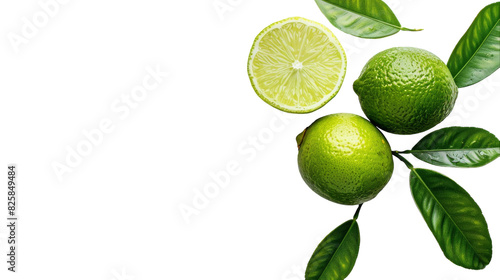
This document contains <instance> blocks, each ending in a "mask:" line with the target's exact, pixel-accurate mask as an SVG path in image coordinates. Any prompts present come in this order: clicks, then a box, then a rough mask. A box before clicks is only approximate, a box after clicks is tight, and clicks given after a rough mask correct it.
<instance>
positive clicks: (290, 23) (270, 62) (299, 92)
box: [248, 17, 346, 113]
mask: <svg viewBox="0 0 500 280" xmlns="http://www.w3.org/2000/svg"><path fill="white" fill-rule="evenodd" d="M345 72H346V56H345V53H344V49H343V48H342V46H341V45H340V43H339V41H338V40H337V38H336V37H335V35H333V33H332V32H331V31H330V30H329V29H328V28H326V27H325V26H323V25H322V24H320V23H317V22H314V21H311V20H308V19H305V18H300V17H292V18H288V19H285V20H282V21H278V22H275V23H273V24H271V25H270V26H268V27H266V28H265V29H264V30H262V32H260V34H259V35H258V36H257V38H255V41H254V43H253V46H252V50H251V51H250V56H249V58H248V76H249V77H250V81H251V83H252V86H253V88H254V90H255V92H256V93H257V95H258V96H259V97H260V98H261V99H262V100H264V101H265V102H266V103H268V104H269V105H271V106H273V107H275V108H277V109H279V110H282V111H285V112H290V113H310V112H312V111H315V110H317V109H319V108H321V107H323V106H324V105H325V104H326V103H328V101H330V100H331V99H332V98H333V97H334V96H335V95H336V94H337V92H338V91H339V89H340V86H341V85H342V81H343V80H344V76H345Z"/></svg>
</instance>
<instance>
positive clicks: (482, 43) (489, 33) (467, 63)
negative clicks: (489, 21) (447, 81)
mask: <svg viewBox="0 0 500 280" xmlns="http://www.w3.org/2000/svg"><path fill="white" fill-rule="evenodd" d="M499 23H500V19H498V20H497V22H496V23H495V24H494V25H493V27H492V28H491V30H490V31H489V32H488V35H487V36H486V37H484V40H483V41H482V42H481V44H480V45H479V47H478V48H477V49H476V51H475V52H474V54H472V55H471V57H470V58H469V59H468V60H467V62H466V63H465V64H464V66H463V67H462V68H460V71H458V72H457V74H456V75H454V76H453V79H454V80H455V78H456V77H458V75H460V73H462V71H463V70H464V69H465V68H466V67H467V65H469V63H470V62H471V61H472V59H474V57H475V56H476V54H477V53H478V52H479V50H480V49H481V48H482V47H483V45H484V43H485V42H486V41H487V40H488V38H489V37H490V35H491V33H492V32H493V30H495V27H496V26H497V25H498V24H499Z"/></svg>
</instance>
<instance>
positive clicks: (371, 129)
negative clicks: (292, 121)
mask: <svg viewBox="0 0 500 280" xmlns="http://www.w3.org/2000/svg"><path fill="white" fill-rule="evenodd" d="M296 140H297V144H298V146H299V154H298V166H299V171H300V174H301V175H302V178H303V179H304V181H305V182H306V184H307V185H308V186H309V187H310V188H311V189H312V190H313V191H314V192H316V193H317V194H318V195H320V196H322V197H323V198H326V199H328V200H330V201H333V202H336V203H339V204H344V205H357V204H360V203H363V202H366V201H369V200H371V199H373V198H374V197H375V196H376V195H377V194H378V193H379V192H380V191H381V190H382V189H383V188H384V186H385V185H386V184H387V183H388V182H389V180H390V178H391V176H392V172H393V169H394V162H393V159H392V154H391V147H390V146H389V143H388V142H387V140H386V138H385V137H384V135H383V134H382V133H381V132H380V131H379V130H378V129H377V128H376V127H375V126H374V125H373V124H371V123H370V122H369V121H368V120H366V119H364V118H362V117H360V116H357V115H353V114H333V115H328V116H325V117H322V118H320V119H318V120H316V121H315V122H314V123H312V124H311V125H310V126H309V127H308V128H307V129H306V130H305V131H304V132H302V133H301V134H299V136H297V139H296Z"/></svg>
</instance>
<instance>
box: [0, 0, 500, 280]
mask: <svg viewBox="0 0 500 280" xmlns="http://www.w3.org/2000/svg"><path fill="white" fill-rule="evenodd" d="M47 1H48V0H41V3H46V2H47ZM61 2H62V1H61ZM66 2H67V3H66V4H64V5H63V4H60V5H59V9H58V10H57V11H56V12H53V15H52V16H51V17H49V18H48V20H47V22H45V23H44V22H43V15H42V14H40V13H44V12H43V9H42V7H41V6H40V4H39V2H38V1H1V3H0V34H2V37H1V38H2V40H0V129H1V130H2V132H1V135H2V136H1V140H0V167H1V170H4V171H1V173H0V176H1V177H2V179H1V180H0V181H2V182H5V181H6V180H7V179H6V172H7V170H6V166H7V164H10V163H15V164H17V168H18V183H19V186H18V193H19V194H18V199H19V204H18V207H19V209H18V216H19V221H18V223H19V232H18V242H19V244H18V252H17V253H18V267H17V269H18V273H16V274H14V273H10V272H7V264H6V263H5V262H4V261H3V260H4V259H6V256H5V255H6V253H7V244H6V238H7V234H8V233H7V228H6V226H5V225H4V224H6V221H5V219H4V218H2V219H1V221H2V222H1V224H0V225H1V226H0V252H1V255H2V257H0V259H1V260H2V264H1V265H0V278H1V279H9V280H10V279H52V280H59V279H64V280H67V279H75V280H78V279H86V280H88V279H105V280H111V279H112V280H128V279H136V280H149V279H169V280H170V279H182V280H184V279H186V280H191V279H192V280H195V279H217V280H234V279H238V280H256V279H259V280H261V279H262V280H271V279H272V280H299V279H303V274H304V269H305V264H306V262H307V260H308V259H309V257H310V256H311V254H312V252H313V251H314V249H315V248H316V245H317V244H318V243H319V242H320V241H321V239H322V238H323V237H324V236H325V235H327V234H328V233H329V232H330V231H331V230H333V229H334V228H335V227H336V226H338V225H340V224H341V223H343V222H344V221H346V220H348V219H350V218H351V217H352V215H353V214H354V211H355V209H356V208H355V207H354V206H352V207H348V206H341V205H336V204H333V203H330V202H329V201H327V200H324V199H322V198H321V197H319V196H317V195H316V194H314V193H313V192H312V191H310V189H309V188H308V187H307V186H306V185H305V183H304V182H303V181H302V179H301V177H300V175H299V172H298V169H297V164H296V154H297V150H296V143H295V136H296V135H297V134H298V133H299V132H300V131H302V130H303V129H304V128H305V127H306V126H308V125H309V124H310V123H311V122H313V121H314V120H315V119H317V118H319V117H321V116H323V115H327V114H331V113H338V112H349V113H356V114H359V115H363V113H362V111H361V109H360V106H359V103H358V101H357V97H356V95H355V94H354V92H353V90H352V83H353V81H354V80H355V79H356V78H357V76H358V75H359V73H360V71H361V68H362V67H363V65H364V64H365V62H366V61H367V60H368V59H369V58H370V57H372V56H373V55H374V54H376V53H377V52H379V51H382V50H384V49H387V48H390V47H394V46H413V47H420V48H423V49H426V50H429V51H431V52H433V53H434V54H436V55H437V56H439V57H440V58H441V59H442V60H444V61H445V62H446V61H447V59H448V57H449V55H450V53H451V51H452V50H453V48H454V46H455V44H456V43H457V42H458V40H459V39H460V37H461V36H462V34H463V33H464V32H465V31H466V29H467V28H468V27H469V25H470V23H471V22H472V20H473V19H474V17H475V16H476V15H477V13H478V12H479V11H480V10H481V9H482V8H483V7H484V6H486V5H487V4H489V3H491V2H490V1H480V0H476V1H456V0H447V1H444V0H441V1H436V0H425V1H423V0H419V1H415V0H413V1H410V0H405V1H403V0H390V1H389V0H388V1H386V2H387V3H388V4H389V6H390V7H391V8H392V9H393V11H394V12H395V14H396V15H397V17H398V18H399V20H400V22H401V23H402V25H403V26H405V27H408V28H423V29H425V30H424V31H422V32H400V33H398V34H396V35H394V36H391V37H388V38H384V39H378V40H364V39H359V38H356V37H352V36H350V35H347V34H344V33H342V32H340V31H339V30H337V29H335V28H334V27H333V26H332V25H330V24H329V22H328V21H327V20H326V18H325V17H324V16H323V15H322V14H321V12H320V11H319V9H318V8H317V6H316V4H315V3H314V1H313V0H308V1H299V0H279V1H278V0H275V1H268V0H253V1H247V0H232V1H230V0H220V1H214V0H206V1H153V0H141V1H118V0H115V1H96V0H87V1H77V0H74V1H71V0H70V1H66ZM214 4H219V5H220V4H226V5H230V7H231V9H230V10H227V11H223V12H220V11H219V12H218V10H217V9H215V7H214ZM34 16H35V17H40V18H39V19H38V20H39V21H40V20H42V23H41V24H40V23H39V22H38V24H39V25H44V24H45V25H44V26H40V27H37V30H36V31H33V30H31V31H32V33H31V34H29V35H30V36H28V37H29V38H27V37H24V38H25V40H24V41H22V43H19V44H20V45H15V44H12V42H11V39H10V38H12V37H13V36H16V35H17V36H23V35H22V30H23V28H26V26H25V25H26V22H25V21H24V20H23V18H26V19H27V20H28V21H30V22H33V17H34ZM291 16H302V17H306V18H309V19H311V20H316V21H318V22H321V23H323V24H325V25H327V26H329V27H330V28H331V29H332V30H333V32H334V33H335V34H336V36H337V37H338V39H339V40H340V42H341V43H342V45H343V46H344V48H345V50H346V53H347V55H348V70H347V75H346V77H345V80H344V84H343V87H342V89H341V90H340V92H339V94H338V95H337V96H336V97H335V98H334V99H333V100H332V101H331V102H330V103H328V104H327V105H326V106H325V107H323V108H322V109H320V110H318V111H316V112H314V113H311V114H307V115H291V114H281V113H279V111H277V110H275V109H273V108H272V107H270V106H268V105H267V104H265V103H264V102H263V101H261V100H260V99H259V98H258V97H257V96H256V94H255V93H254V92H253V89H252V87H251V85H250V82H249V80H248V77H247V73H246V62H247V56H248V52H249V51H250V47H251V45H252V42H253V40H254V38H255V36H256V35H257V34H258V33H259V32H260V31H261V30H262V29H263V28H265V27H266V26H267V25H269V24H271V23H273V22H275V21H278V20H282V19H284V18H287V17H291ZM16 50H17V51H16ZM157 67H159V69H160V71H162V72H167V71H168V73H169V76H168V78H162V79H160V80H161V82H160V83H159V84H158V87H157V88H156V89H154V90H150V91H148V92H147V93H146V95H145V96H143V97H144V98H143V100H142V101H139V102H135V103H134V106H135V108H133V109H130V113H129V114H128V115H126V116H125V115H124V114H125V113H123V112H121V113H119V112H117V111H116V108H115V109H112V106H113V105H115V106H118V105H119V106H124V103H121V101H120V100H121V98H122V97H123V98H126V97H127V96H129V97H130V96H131V94H132V91H133V90H136V89H137V88H136V86H140V85H141V84H142V81H143V79H145V78H147V77H148V75H149V74H148V71H147V70H146V69H147V68H151V69H154V68H157ZM499 78H500V74H499V73H496V74H494V75H492V76H491V77H490V78H488V79H487V80H484V81H483V82H481V83H480V84H477V85H474V86H470V87H468V88H464V89H460V94H459V97H458V100H457V103H456V106H455V110H454V111H453V113H452V114H451V115H450V117H449V118H448V119H447V120H446V121H444V122H443V123H441V124H440V125H439V126H438V127H436V128H440V127H446V126H451V125H460V126H477V127H482V128H485V129H487V130H489V131H490V132H492V133H494V134H495V135H497V136H500V125H499V124H498V120H499V119H500V110H498V105H499V102H500V94H499V93H500V79H499ZM123 108H125V107H122V109H123ZM278 116H279V117H278ZM106 119H107V120H108V121H110V122H112V126H113V130H112V131H111V132H109V133H105V134H104V136H103V139H102V141H101V142H96V143H97V144H95V145H93V146H91V148H92V150H91V151H90V152H89V153H88V155H86V156H85V157H83V158H82V159H81V161H80V162H77V163H76V164H73V165H74V167H68V170H71V172H67V173H64V174H63V175H62V180H59V179H58V176H57V175H56V172H54V168H53V166H54V164H56V165H57V164H67V163H66V157H67V156H68V149H73V150H74V149H76V148H77V146H78V145H85V144H82V143H85V141H87V140H85V139H86V138H85V136H84V134H83V133H84V131H93V130H95V129H97V128H99V123H100V122H101V121H103V120H106ZM385 134H386V136H387V138H388V139H389V142H390V143H391V145H392V148H393V149H398V150H403V149H407V148H411V147H412V146H413V145H414V144H415V143H416V142H417V141H418V140H419V139H420V138H421V137H423V135H425V133H424V134H419V135H412V136H399V135H391V134H388V133H385ZM259 137H260V138H259ZM255 138H257V139H258V140H257V141H258V142H257V146H258V149H257V148H256V147H254V146H252V144H251V141H252V139H255ZM407 158H408V159H410V160H411V161H412V162H413V164H414V165H415V166H418V167H424V168H432V169H434V170H437V171H439V172H442V173H444V174H446V175H448V176H449V177H451V178H453V179H454V180H455V181H457V182H458V183H459V184H460V185H462V186H463V187H464V188H465V189H466V190H467V191H468V192H469V193H470V194H471V195H472V197H474V198H475V200H476V202H477V203H478V204H479V205H480V206H481V208H482V210H483V213H484V215H485V217H486V219H487V221H488V224H489V229H490V233H491V236H492V239H493V244H494V257H493V260H492V262H491V264H490V265H489V266H488V267H487V268H486V269H485V270H483V271H469V270H466V269H463V268H460V267H457V266H455V265H453V264H452V263H451V262H449V261H448V260H447V259H446V258H445V257H444V255H443V254H442V252H441V250H440V248H439V246H438V245H437V243H436V241H435V240H434V237H433V236H432V234H431V233H430V231H429V230H428V228H427V226H426V224H425V222H424V221H423V219H422V217H421V216H420V213H419V212H418V210H417V208H416V207H415V205H414V202H413V199H412V197H411V194H410V191H409V186H408V170H407V169H406V168H405V167H404V165H403V164H402V163H401V162H399V161H397V160H396V162H395V171H394V176H393V178H392V180H391V182H390V183H389V184H388V186H387V187H386V188H385V189H384V191H382V192H381V193H380V195H379V196H378V197H377V198H376V199H374V200H373V201H371V202H369V203H366V204H365V205H364V207H363V209H362V211H361V214H360V218H359V223H360V229H361V249H360V253H359V257H358V260H357V263H356V266H355V268H354V270H353V272H352V274H351V275H350V276H349V278H348V279H350V280H356V279H358V280H359V279H363V280H365V279H387V280H391V279H398V280H399V279H406V280H417V279H418V280H420V279H429V280H477V279H484V280H492V279H498V275H500V256H498V250H497V249H496V248H498V247H499V246H500V245H499V244H500V243H499V242H500V219H498V213H499V212H500V204H499V203H498V197H499V196H500V189H499V187H500V183H499V177H498V176H499V175H498V174H499V170H500V161H499V160H497V161H496V162H493V163H491V164H489V165H487V166H485V167H482V168H478V169H450V168H438V167H430V166H428V165H426V164H424V163H422V162H419V161H417V160H416V159H415V158H413V157H410V156H408V157H407ZM74 163H75V162H74ZM228 164H229V165H237V166H236V172H237V173H236V174H234V175H230V176H228V177H229V182H227V184H226V186H225V187H224V188H222V189H220V191H219V192H218V193H215V194H214V193H212V197H211V198H210V199H208V201H198V202H199V203H201V202H204V204H205V205H201V206H203V209H199V212H197V214H196V215H194V214H193V215H192V216H189V217H185V216H184V217H183V215H182V214H181V211H180V207H193V199H199V197H198V196H197V193H199V192H202V191H203V189H204V188H205V187H206V186H207V185H208V186H213V183H214V179H213V178H212V177H211V175H210V174H211V173H217V174H219V175H220V176H222V175H221V174H222V173H221V172H225V171H224V170H226V168H227V165H228ZM233 167H234V166H233ZM66 171H67V170H66ZM0 206H1V208H2V209H5V208H6V187H5V185H4V187H3V190H1V191H0ZM198 206H200V205H198ZM197 211H198V210H197ZM1 213H3V214H2V215H1V216H2V217H4V216H5V217H6V211H4V210H1Z"/></svg>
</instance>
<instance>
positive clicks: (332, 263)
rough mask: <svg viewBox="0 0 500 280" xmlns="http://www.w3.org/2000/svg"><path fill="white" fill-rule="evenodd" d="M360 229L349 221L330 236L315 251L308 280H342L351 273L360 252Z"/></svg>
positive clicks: (308, 267)
mask: <svg viewBox="0 0 500 280" xmlns="http://www.w3.org/2000/svg"><path fill="white" fill-rule="evenodd" d="M359 243H360V237H359V227H358V223H357V222H356V220H355V219H354V220H349V221H347V222H345V223H343V224H342V225H340V226H339V227H337V228H336V229H334V230H333V231H332V232H331V233H330V234H328V235H327V236H326V237H325V239H323V241H321V243H320V244H319V245H318V248H316V250H315V251H314V253H313V255H312V257H311V259H310V260H309V263H308V264H307V269H306V280H342V279H345V278H346V277H347V276H348V275H349V273H351V271H352V268H353V267H354V263H355V262H356V258H357V257H358V252H359Z"/></svg>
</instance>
